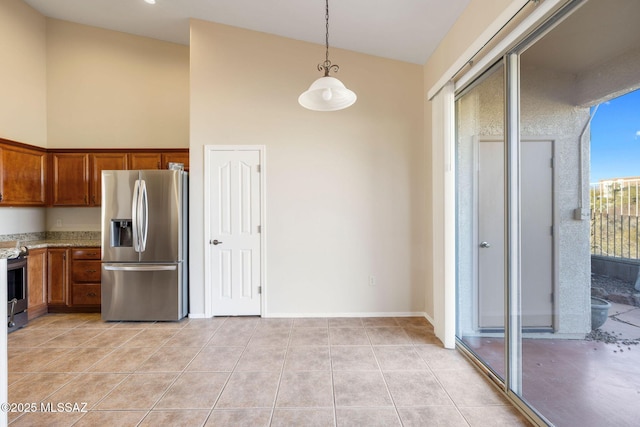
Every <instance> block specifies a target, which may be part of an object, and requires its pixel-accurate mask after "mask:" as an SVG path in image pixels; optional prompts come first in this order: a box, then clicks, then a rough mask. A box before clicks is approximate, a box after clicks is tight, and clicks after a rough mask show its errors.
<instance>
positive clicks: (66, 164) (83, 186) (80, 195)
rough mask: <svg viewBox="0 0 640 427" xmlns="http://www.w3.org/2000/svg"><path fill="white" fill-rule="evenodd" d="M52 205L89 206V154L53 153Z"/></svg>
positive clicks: (51, 161) (51, 177)
mask: <svg viewBox="0 0 640 427" xmlns="http://www.w3.org/2000/svg"><path fill="white" fill-rule="evenodd" d="M50 156H51V157H50V163H51V166H50V167H51V174H50V186H51V204H52V205H53V206H89V204H90V200H89V154H87V153H66V152H65V153H56V152H54V153H51V154H50Z"/></svg>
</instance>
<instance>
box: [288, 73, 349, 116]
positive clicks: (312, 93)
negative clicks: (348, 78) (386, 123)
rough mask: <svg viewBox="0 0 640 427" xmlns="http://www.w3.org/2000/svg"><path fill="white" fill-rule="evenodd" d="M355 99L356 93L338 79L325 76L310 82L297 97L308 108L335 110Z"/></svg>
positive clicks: (347, 105)
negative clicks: (306, 88)
mask: <svg viewBox="0 0 640 427" xmlns="http://www.w3.org/2000/svg"><path fill="white" fill-rule="evenodd" d="M356 99H357V97H356V94H355V93H353V91H351V90H349V89H347V88H346V87H345V86H344V84H342V82H341V81H340V80H338V79H336V78H335V77H329V76H326V77H320V78H319V79H318V80H316V81H315V82H313V83H311V86H309V89H308V90H307V91H306V92H304V93H303V94H302V95H300V96H299V97H298V102H299V103H300V105H302V106H303V107H304V108H308V109H309V110H314V111H336V110H342V109H343V108H347V107H350V106H352V105H353V103H354V102H356Z"/></svg>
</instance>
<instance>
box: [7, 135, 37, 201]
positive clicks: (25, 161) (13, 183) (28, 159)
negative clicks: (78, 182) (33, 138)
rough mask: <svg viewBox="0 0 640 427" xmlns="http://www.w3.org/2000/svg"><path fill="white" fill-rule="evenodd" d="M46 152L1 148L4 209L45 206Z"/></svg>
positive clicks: (9, 147) (19, 148)
mask: <svg viewBox="0 0 640 427" xmlns="http://www.w3.org/2000/svg"><path fill="white" fill-rule="evenodd" d="M46 160H47V155H46V152H45V151H44V150H38V149H30V148H23V147H17V146H12V145H9V144H2V145H0V174H1V176H0V206H44V204H45V202H46V199H45V198H46V185H45V172H46V163H47V162H46Z"/></svg>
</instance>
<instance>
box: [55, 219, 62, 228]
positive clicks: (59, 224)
mask: <svg viewBox="0 0 640 427" xmlns="http://www.w3.org/2000/svg"><path fill="white" fill-rule="evenodd" d="M56 227H62V220H61V219H60V218H58V219H56Z"/></svg>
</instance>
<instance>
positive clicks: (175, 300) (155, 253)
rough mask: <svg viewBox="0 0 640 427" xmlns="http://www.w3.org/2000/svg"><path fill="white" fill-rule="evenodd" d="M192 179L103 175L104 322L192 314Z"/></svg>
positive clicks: (139, 173)
mask: <svg viewBox="0 0 640 427" xmlns="http://www.w3.org/2000/svg"><path fill="white" fill-rule="evenodd" d="M187 186H188V174H187V173H185V172H183V171H179V170H133V171H131V170H129V171H121V170H117V171H103V172H102V319H103V320H129V321H135V320H140V321H151V320H179V319H182V318H183V317H184V316H186V315H187V313H188V264H187V248H188V242H187V239H188V229H187V219H188V218H187V217H188V215H187V214H188V212H187V206H188V200H187V194H188V191H187Z"/></svg>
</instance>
